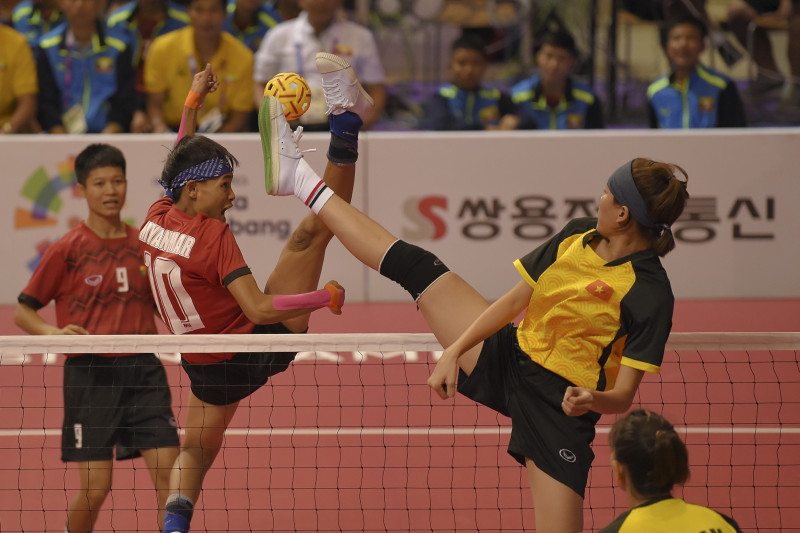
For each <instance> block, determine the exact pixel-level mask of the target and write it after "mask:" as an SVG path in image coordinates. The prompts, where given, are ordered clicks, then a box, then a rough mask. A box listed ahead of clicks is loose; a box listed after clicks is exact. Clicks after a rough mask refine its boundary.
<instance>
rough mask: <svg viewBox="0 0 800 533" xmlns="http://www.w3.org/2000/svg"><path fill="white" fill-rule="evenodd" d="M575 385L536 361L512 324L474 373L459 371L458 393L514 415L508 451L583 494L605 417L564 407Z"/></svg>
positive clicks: (486, 346)
mask: <svg viewBox="0 0 800 533" xmlns="http://www.w3.org/2000/svg"><path fill="white" fill-rule="evenodd" d="M570 385H572V383H570V382H569V381H567V380H566V379H564V378H562V377H561V376H559V375H558V374H554V373H553V372H550V371H549V370H547V369H545V368H543V367H542V366H540V365H538V364H536V363H534V362H533V361H531V358H530V357H529V356H528V355H527V354H526V353H525V352H523V351H522V349H521V348H520V347H519V344H518V343H517V328H516V327H515V326H513V325H512V324H508V325H506V326H505V327H503V328H502V329H501V330H500V331H498V332H497V333H495V334H494V335H492V336H491V337H489V338H488V339H486V341H484V343H483V349H482V350H481V354H480V356H479V357H478V362H477V364H476V365H475V368H474V370H473V371H472V374H470V375H469V376H467V375H466V374H465V373H464V372H463V371H461V372H459V379H458V391H459V392H460V393H462V394H463V395H465V396H466V397H468V398H470V399H472V400H475V401H476V402H478V403H482V404H483V405H486V406H487V407H491V408H492V409H494V410H495V411H497V412H499V413H501V414H503V415H505V416H508V417H510V418H511V440H510V441H509V443H508V453H509V454H511V456H512V457H514V459H516V460H517V461H518V462H519V463H520V464H522V465H524V464H525V458H529V459H531V460H532V461H533V462H534V464H535V465H536V466H537V467H538V468H539V469H540V470H542V471H543V472H544V473H546V474H547V475H549V476H550V477H552V478H554V479H556V480H557V481H559V482H561V483H563V484H565V485H567V486H568V487H569V488H571V489H572V490H574V491H575V492H577V493H578V494H579V495H580V496H581V497H583V496H584V493H585V491H586V482H587V480H588V477H589V468H590V467H591V466H592V461H593V460H594V452H592V446H591V445H592V441H593V440H594V435H595V431H594V426H595V424H596V423H597V421H598V420H599V419H600V415H599V414H597V413H594V412H589V413H587V414H585V415H583V416H579V417H573V416H568V415H567V414H566V413H564V411H563V410H562V409H561V402H562V400H563V399H564V392H565V391H566V389H567V387H568V386H570Z"/></svg>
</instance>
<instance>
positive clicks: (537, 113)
mask: <svg viewBox="0 0 800 533" xmlns="http://www.w3.org/2000/svg"><path fill="white" fill-rule="evenodd" d="M577 60H578V49H577V48H576V47H575V40H574V39H573V38H572V35H570V34H569V33H567V32H565V31H555V32H551V33H546V34H545V35H544V36H543V37H542V39H541V41H540V43H539V46H538V49H537V51H536V64H537V65H538V67H539V73H538V74H535V75H534V76H531V77H530V78H527V79H525V80H522V81H520V82H518V83H517V84H515V85H514V86H513V87H512V88H511V100H512V101H513V102H514V103H515V104H516V105H517V106H518V113H519V118H520V123H519V128H520V129H543V130H547V129H550V130H566V129H598V128H604V127H605V123H604V121H603V108H602V105H601V104H600V99H599V98H598V97H597V95H595V94H594V92H593V91H592V89H591V88H590V87H589V86H588V85H585V84H583V83H581V82H579V81H577V80H575V79H573V77H572V76H571V73H572V69H573V68H574V67H575V64H576V63H577Z"/></svg>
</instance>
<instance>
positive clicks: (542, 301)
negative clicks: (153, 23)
mask: <svg viewBox="0 0 800 533" xmlns="http://www.w3.org/2000/svg"><path fill="white" fill-rule="evenodd" d="M274 120H276V121H278V122H282V121H283V120H284V119H283V117H282V116H276V117H275V118H274ZM276 127H277V126H276ZM273 152H274V153H273V154H272V155H271V156H272V159H273V160H277V161H280V159H281V155H280V151H279V150H278V149H277V148H274V149H273ZM281 164H282V161H281ZM294 169H295V170H294V173H293V176H291V178H293V180H294V181H293V182H292V181H288V180H286V179H285V178H284V180H282V181H281V183H280V186H279V187H276V188H274V189H273V190H272V191H271V194H276V195H286V196H288V195H295V196H296V197H298V198H299V199H301V200H302V201H303V202H304V203H305V204H306V205H307V206H309V207H310V208H311V209H312V211H313V212H314V213H316V214H317V216H318V217H319V218H320V220H322V222H324V223H325V225H327V226H328V228H330V230H331V231H332V232H333V234H334V235H336V237H338V238H339V240H340V241H341V242H342V244H344V246H345V247H346V248H347V249H348V250H349V251H350V252H351V253H352V254H353V255H354V256H355V257H356V258H358V259H359V260H360V261H362V262H363V263H364V264H365V265H367V266H369V267H371V268H373V269H375V270H377V271H379V272H380V273H381V274H382V275H384V276H386V277H388V278H389V279H392V280H394V281H396V282H397V283H399V284H400V285H401V286H403V288H405V289H406V290H407V291H408V292H409V293H410V294H411V296H412V297H413V298H414V300H415V302H416V303H417V305H418V306H419V309H420V311H421V312H422V314H423V316H424V317H425V320H426V321H427V323H428V325H429V327H430V328H431V330H432V331H433V333H434V334H435V335H436V337H437V339H438V340H439V342H440V343H441V344H442V346H444V347H445V348H446V350H445V352H444V354H443V355H442V357H441V359H440V360H439V362H438V363H437V366H436V369H435V370H434V372H433V374H432V375H431V376H430V378H429V380H428V384H429V385H430V386H431V387H432V388H433V389H434V390H435V391H436V392H437V393H438V394H439V395H440V396H441V397H442V398H448V397H452V396H453V395H454V394H455V390H456V387H455V385H456V378H457V376H458V375H459V369H460V372H461V377H460V380H459V384H458V390H459V391H460V392H462V393H463V394H464V395H466V396H468V397H469V398H472V399H473V400H475V401H477V402H480V403H483V404H484V405H487V406H489V407H491V408H492V409H494V410H496V411H498V412H500V413H503V414H505V415H506V416H509V417H511V422H512V432H511V440H510V443H509V447H508V451H509V453H510V454H511V455H512V456H513V457H514V458H515V459H516V460H517V461H519V462H520V463H521V464H522V465H524V466H525V467H526V469H527V471H528V478H529V481H530V485H531V492H532V495H533V500H534V505H535V511H536V531H538V532H539V533H543V532H564V533H575V532H576V531H580V530H581V529H582V528H583V512H582V507H583V496H584V492H585V490H586V482H587V478H588V474H589V468H590V467H591V463H592V460H593V458H594V454H593V453H592V450H591V443H592V440H593V439H594V435H595V429H594V427H595V424H596V423H597V420H598V419H599V418H600V415H601V414H602V413H622V412H625V411H626V410H628V408H629V407H630V405H631V403H632V401H633V398H634V396H635V394H636V390H637V389H638V387H639V383H640V382H641V379H642V376H643V375H644V373H645V372H658V371H659V368H660V365H661V360H662V357H663V354H664V346H665V344H666V341H667V337H668V336H669V332H670V329H671V327H672V309H673V305H674V297H673V295H672V289H671V287H670V283H669V279H668V278H667V274H666V272H665V271H664V269H663V267H662V266H661V261H660V259H659V257H660V256H663V255H665V254H666V253H668V252H669V251H670V250H672V249H673V248H674V246H675V241H674V239H673V236H672V230H671V227H670V226H671V225H672V223H673V222H675V220H677V218H678V217H679V216H680V214H681V212H682V211H683V208H684V206H685V204H686V200H687V199H688V197H689V195H688V193H687V192H686V181H685V180H681V179H678V178H677V177H676V175H683V177H684V178H685V176H686V173H685V172H684V171H683V170H682V169H681V168H680V167H678V166H676V165H672V164H667V163H658V162H655V161H652V160H649V159H643V158H637V159H634V160H632V161H630V162H628V163H626V164H624V165H622V166H621V167H620V168H619V169H617V170H616V171H615V172H614V173H613V174H612V175H611V177H610V178H609V179H608V182H607V186H606V189H605V192H604V194H603V195H602V197H601V198H600V201H599V209H598V217H597V218H583V219H576V220H573V221H571V222H570V223H568V224H567V225H566V226H565V227H564V229H562V230H561V231H560V232H559V233H558V234H557V235H556V236H555V237H553V238H552V239H551V240H550V241H548V242H546V243H544V244H543V245H541V246H540V247H539V248H537V249H536V250H534V251H532V252H531V253H529V254H528V255H526V256H524V257H522V258H521V259H519V260H517V261H516V262H515V263H514V265H515V267H516V268H517V270H518V271H519V273H520V276H521V278H522V279H521V280H520V281H519V282H518V283H517V284H516V285H515V286H514V287H513V288H512V289H511V290H510V291H509V292H508V293H506V294H505V295H504V296H502V297H501V298H500V299H499V300H498V301H496V302H494V303H493V304H491V305H490V304H489V302H487V301H486V300H485V299H484V298H483V297H482V296H481V295H480V294H478V292H477V291H476V290H475V289H473V288H472V287H471V286H470V285H468V284H467V283H466V282H465V281H464V280H463V279H461V278H460V277H459V276H457V275H455V274H453V273H451V272H450V271H449V269H448V268H447V267H446V266H445V265H444V264H443V263H442V262H441V261H440V260H439V259H438V258H437V257H436V256H434V255H433V254H431V253H430V252H428V251H426V250H423V249H421V248H419V247H417V246H413V245H410V244H408V243H405V242H403V241H401V240H398V239H397V238H396V237H394V236H393V235H392V234H390V233H389V232H388V231H386V230H385V229H384V228H383V227H381V226H380V225H379V224H378V223H376V222H375V221H373V220H372V219H370V218H369V217H367V216H366V215H364V214H363V213H361V212H360V211H358V210H357V209H356V208H354V207H352V206H350V205H349V204H347V203H346V202H345V201H344V200H342V199H340V198H339V197H338V196H336V195H335V194H333V193H332V192H331V191H330V190H329V189H326V188H325V186H324V183H323V182H322V180H320V178H319V177H318V176H317V175H316V174H315V173H314V171H313V170H312V169H311V167H310V166H309V165H308V164H307V163H305V161H304V160H300V162H298V163H296V166H295V167H294ZM286 177H287V178H288V177H289V176H286ZM291 178H290V179H291ZM287 181H288V182H287ZM526 309H527V311H526V313H525V318H524V320H523V321H522V323H521V324H520V326H519V327H518V328H517V327H516V326H514V325H513V324H511V321H512V320H513V319H514V318H515V317H517V316H518V315H519V314H520V313H521V312H522V311H523V310H526Z"/></svg>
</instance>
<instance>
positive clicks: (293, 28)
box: [253, 0, 386, 131]
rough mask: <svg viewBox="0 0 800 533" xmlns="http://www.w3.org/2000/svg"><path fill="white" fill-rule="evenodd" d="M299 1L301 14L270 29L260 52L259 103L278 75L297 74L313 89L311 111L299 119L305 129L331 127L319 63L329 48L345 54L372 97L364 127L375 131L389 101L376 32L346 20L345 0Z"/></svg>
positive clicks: (256, 91) (257, 60)
mask: <svg viewBox="0 0 800 533" xmlns="http://www.w3.org/2000/svg"><path fill="white" fill-rule="evenodd" d="M298 4H299V5H300V7H301V8H302V9H303V11H302V12H301V13H300V15H299V16H298V17H297V18H296V19H292V20H289V21H286V22H283V23H281V24H278V25H277V26H275V27H274V28H272V29H271V30H270V31H269V32H267V35H266V37H265V38H264V40H263V41H262V42H261V46H259V49H258V51H257V52H256V55H255V66H254V70H253V100H254V102H255V103H256V104H257V105H258V104H260V103H261V101H262V100H263V99H264V86H265V85H266V83H267V82H268V81H269V80H270V79H271V78H272V77H273V76H274V75H275V74H278V73H280V72H294V73H296V74H299V75H300V76H302V77H303V78H305V80H306V81H307V82H308V86H309V88H310V89H311V93H312V97H311V106H310V109H309V110H308V111H307V112H306V113H305V114H304V115H303V116H302V117H301V118H300V121H299V124H302V126H303V128H304V129H305V130H306V131H314V130H318V129H319V130H321V131H328V118H327V117H326V116H325V98H324V97H323V95H322V77H321V76H320V74H319V72H318V71H317V68H316V63H315V57H316V55H317V53H318V52H327V53H331V54H335V55H337V56H340V57H343V58H345V59H346V60H347V61H348V62H349V63H350V64H351V65H352V66H353V69H354V70H355V72H356V75H357V76H358V79H359V80H360V81H361V83H362V85H363V86H364V88H365V89H366V90H367V92H368V93H369V95H370V96H371V97H372V99H373V101H374V103H375V107H374V108H373V110H372V112H371V113H370V115H369V116H368V117H366V118H365V119H364V126H363V127H362V128H361V129H362V130H365V129H370V128H371V127H372V126H374V124H375V123H376V122H377V121H378V119H379V118H380V116H381V114H382V112H383V109H384V107H385V103H386V89H385V86H384V78H385V74H384V70H383V66H382V65H381V60H380V55H379V54H378V47H377V45H376V43H375V39H374V37H373V36H372V33H371V32H370V31H369V30H368V29H367V28H365V27H363V26H360V25H359V24H356V23H355V22H351V21H349V20H346V19H345V17H344V14H343V13H342V9H341V8H342V0H299V2H298ZM292 125H293V126H296V125H297V124H295V123H293V124H292Z"/></svg>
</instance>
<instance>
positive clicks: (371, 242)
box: [273, 165, 489, 373]
mask: <svg viewBox="0 0 800 533" xmlns="http://www.w3.org/2000/svg"><path fill="white" fill-rule="evenodd" d="M321 188H324V183H323V182H322V180H320V178H319V177H318V176H317V175H316V174H314V172H313V170H311V168H310V167H308V165H305V166H300V165H298V167H297V172H296V173H295V180H294V182H290V181H289V180H286V181H285V182H284V183H282V185H281V190H280V192H277V193H273V194H280V195H289V194H294V195H295V196H297V197H298V198H300V199H301V200H302V201H303V202H304V203H305V204H306V205H308V206H309V207H311V209H312V210H313V211H314V212H315V213H316V214H317V216H318V217H319V219H320V220H321V221H322V222H324V223H325V225H326V226H327V227H328V228H329V229H330V231H331V232H333V234H334V235H336V237H337V238H338V239H339V240H340V241H341V243H342V244H343V245H344V246H345V248H347V249H348V250H349V251H350V253H352V254H353V256H355V257H356V259H358V260H359V261H361V262H362V263H364V264H365V265H367V266H368V267H370V268H372V269H374V270H376V271H378V272H380V273H381V274H383V275H385V276H387V277H389V278H390V279H393V280H394V281H396V282H398V283H400V284H401V285H402V286H403V287H404V288H405V289H406V290H408V291H409V292H410V293H411V294H412V296H413V297H414V299H415V301H416V302H417V305H419V308H420V311H421V312H422V314H423V316H424V317H425V319H426V321H427V322H428V326H429V327H430V328H431V331H432V332H433V333H434V335H436V337H437V339H438V340H439V342H440V343H441V344H442V346H444V347H447V346H449V345H450V344H452V343H453V341H455V340H456V339H457V338H458V336H459V335H460V334H461V333H462V332H463V331H464V330H465V329H466V328H467V326H469V325H470V324H471V323H472V322H473V321H474V320H475V319H476V318H477V317H478V316H479V315H480V314H481V313H482V312H483V311H485V310H486V308H487V307H488V306H489V303H488V302H487V301H486V300H485V299H484V298H483V297H482V296H481V295H480V294H479V293H478V292H477V291H476V290H475V289H474V288H472V287H471V286H470V285H469V284H467V283H466V282H465V281H464V280H463V279H461V278H460V277H459V276H457V275H456V274H453V273H451V272H448V271H447V268H446V267H445V266H444V265H443V264H442V262H441V261H440V260H439V259H438V258H436V257H435V256H434V255H433V254H431V253H429V252H427V251H425V250H423V249H421V248H419V247H416V246H411V245H408V244H406V243H404V242H402V241H398V239H397V237H395V236H394V235H392V234H391V233H389V232H388V231H387V230H386V229H385V228H383V226H381V225H380V224H378V223H377V222H375V221H374V220H372V219H371V218H369V217H368V216H367V215H365V214H364V213H362V212H361V211H359V210H358V209H356V208H355V207H353V206H351V205H350V204H349V203H348V202H346V201H345V200H344V199H342V198H340V197H339V196H338V195H336V194H334V193H333V192H332V191H330V190H329V189H324V190H322V191H321V192H320V189H321ZM481 347H482V344H478V345H477V346H475V347H474V348H473V349H472V350H470V351H469V352H466V353H465V354H464V355H463V356H462V357H461V358H460V359H459V364H460V365H461V367H462V368H463V369H464V371H465V372H467V373H470V372H471V370H472V368H473V367H474V365H475V361H476V360H477V356H478V354H479V353H480V349H481Z"/></svg>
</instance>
